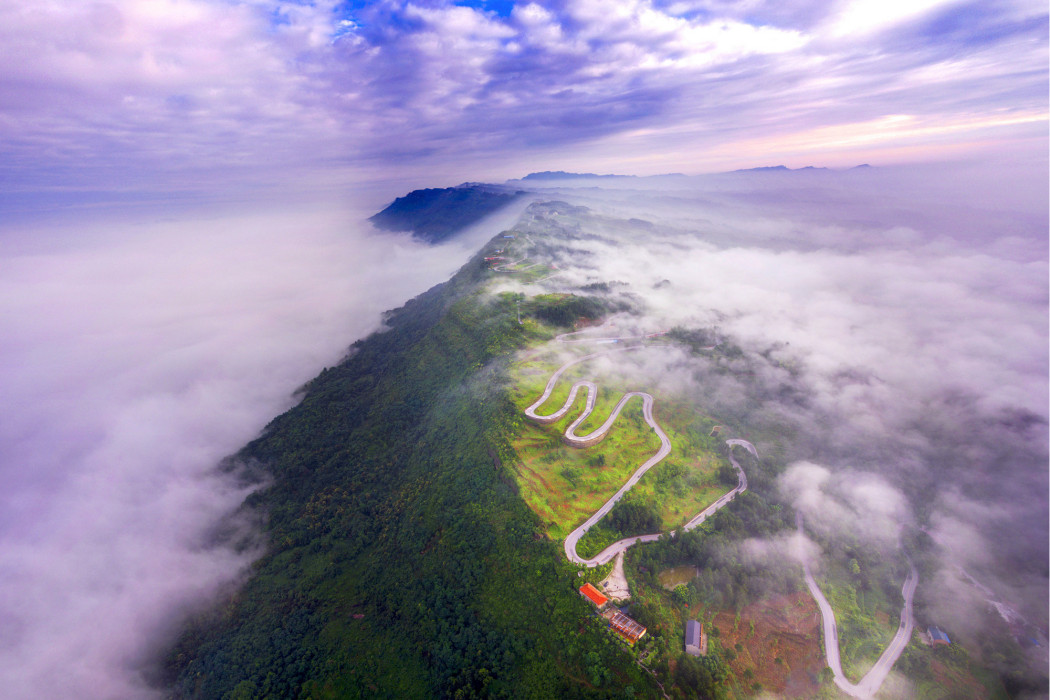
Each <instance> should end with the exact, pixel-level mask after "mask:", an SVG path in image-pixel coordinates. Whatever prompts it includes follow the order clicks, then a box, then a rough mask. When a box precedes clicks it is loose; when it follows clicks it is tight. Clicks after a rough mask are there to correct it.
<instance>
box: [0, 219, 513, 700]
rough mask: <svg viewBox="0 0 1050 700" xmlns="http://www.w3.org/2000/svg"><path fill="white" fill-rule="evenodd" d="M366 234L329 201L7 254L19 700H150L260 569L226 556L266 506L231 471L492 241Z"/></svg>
mask: <svg viewBox="0 0 1050 700" xmlns="http://www.w3.org/2000/svg"><path fill="white" fill-rule="evenodd" d="M354 221H359V222H360V223H348V222H354ZM369 230H370V228H369V227H368V226H367V224H365V223H364V222H363V220H361V219H353V218H349V217H348V215H347V214H346V213H345V211H343V210H342V209H341V208H338V207H332V206H331V205H327V206H324V207H321V206H319V205H317V203H316V202H311V203H310V204H309V205H302V206H288V207H285V208H279V207H276V206H273V205H271V206H268V207H264V206H257V207H256V208H255V209H254V210H253V211H252V212H251V213H245V212H244V211H240V210H237V211H232V212H231V211H229V210H219V211H214V210H206V211H203V212H200V211H196V212H189V213H187V212H171V211H165V212H162V213H160V214H156V213H154V214H150V215H143V214H139V215H138V216H137V217H133V218H132V220H128V219H127V218H126V217H124V218H122V217H117V216H114V217H112V218H108V219H105V220H102V221H95V222H93V223H88V222H85V220H84V217H82V216H78V217H76V218H72V219H69V220H66V221H65V222H63V223H53V224H50V225H48V226H47V227H30V226H29V225H25V226H20V227H17V228H14V230H9V231H8V232H7V233H6V234H5V236H4V238H3V239H2V240H0V259H2V260H3V267H4V269H5V275H4V276H3V280H2V281H0V387H2V391H0V415H2V416H3V420H2V421H0V482H2V483H3V489H2V495H0V624H2V626H3V628H4V630H5V632H4V635H3V641H2V642H0V676H2V677H3V678H4V694H5V697H10V698H18V699H22V698H25V699H27V700H28V699H30V698H40V697H78V698H115V697H120V698H127V697H144V696H148V695H151V693H150V692H149V691H148V690H147V689H146V687H145V686H144V684H143V681H142V679H141V677H140V675H139V673H140V670H141V668H142V665H143V664H144V663H145V662H146V661H147V660H148V657H149V655H150V654H152V653H154V652H155V650H156V649H157V648H158V646H159V645H163V643H164V642H165V641H166V640H167V639H168V637H167V635H168V634H169V633H170V631H171V625H173V624H174V623H176V622H177V620H178V617H179V615H180V614H182V613H184V612H185V611H186V610H188V609H190V608H192V607H193V606H196V605H200V604H203V603H204V602H206V601H207V600H208V599H209V598H210V597H211V596H213V595H214V594H215V592H216V591H217V590H218V589H219V588H220V587H222V586H225V585H230V584H233V583H235V582H237V581H238V579H239V577H240V576H241V574H242V572H243V570H244V567H245V566H246V565H247V564H249V563H250V561H251V560H252V559H253V557H254V556H255V555H256V554H257V549H256V548H254V547H249V548H248V549H247V550H246V551H243V552H240V553H237V552H234V551H232V550H230V549H228V548H226V547H224V546H219V545H216V544H214V542H213V535H214V532H215V529H216V528H217V527H219V526H220V523H222V521H223V520H224V519H227V518H229V517H230V513H231V512H232V511H233V510H234V509H235V508H236V507H237V506H238V505H239V504H240V502H241V501H242V500H243V498H244V496H245V495H246V493H247V490H248V489H247V487H244V486H242V485H239V484H238V483H236V482H235V481H234V480H233V479H231V478H230V477H229V476H226V475H223V474H222V473H219V472H217V471H216V466H217V464H218V463H219V461H220V460H221V459H222V458H224V457H225V456H227V455H229V454H232V453H233V452H235V451H236V450H237V449H239V448H240V447H241V446H242V445H243V444H245V443H246V442H247V441H248V440H250V439H252V438H253V437H254V436H255V435H257V434H258V431H259V430H261V429H262V427H263V426H264V425H265V424H266V422H268V421H269V420H270V419H271V418H272V417H273V416H275V415H277V414H278V413H279V412H281V411H282V410H284V409H286V408H288V407H290V405H291V404H292V402H293V398H292V392H293V391H294V390H295V389H296V388H297V387H298V386H300V385H301V384H303V383H304V382H305V381H307V380H308V379H310V378H311V377H312V376H314V375H315V374H316V373H317V371H319V369H320V368H321V367H322V366H324V365H331V364H334V363H335V362H337V361H338V360H339V359H340V357H341V355H342V354H343V353H344V352H345V350H346V349H347V347H348V346H349V344H350V342H352V341H353V340H354V339H355V338H357V337H360V336H362V335H364V334H366V333H368V332H369V331H372V330H374V329H376V328H377V327H378V326H379V323H380V312H381V311H383V310H385V309H388V308H391V307H394V306H397V305H398V304H400V303H401V302H402V301H404V300H405V299H406V298H408V297H410V296H412V295H414V294H417V293H419V292H422V291H424V289H425V288H426V287H427V286H429V285H431V284H434V283H437V282H440V281H443V280H444V279H445V278H447V276H448V275H449V274H450V273H451V272H452V271H454V270H455V269H456V267H458V266H459V265H460V264H462V262H463V261H465V260H466V259H467V257H468V256H469V255H470V254H471V253H472V252H473V248H474V247H475V246H477V245H479V244H480V242H481V240H487V238H488V237H489V236H491V235H492V234H493V233H494V232H495V231H494V230H493V229H488V230H487V231H481V232H479V233H475V234H472V235H471V234H468V237H467V239H466V240H465V241H463V242H460V243H454V244H449V245H446V246H443V247H438V248H434V247H429V246H424V245H422V244H418V243H414V242H412V241H410V240H408V239H407V238H402V237H394V236H388V235H376V234H372V233H370V232H369ZM496 230H498V228H497V229H496ZM234 525H236V528H234V530H235V531H237V532H240V533H241V535H240V536H241V537H248V538H249V539H248V541H249V542H250V541H251V537H250V535H251V533H252V532H253V528H254V527H255V526H256V524H255V523H236V522H234V523H227V524H226V525H224V527H232V526H234Z"/></svg>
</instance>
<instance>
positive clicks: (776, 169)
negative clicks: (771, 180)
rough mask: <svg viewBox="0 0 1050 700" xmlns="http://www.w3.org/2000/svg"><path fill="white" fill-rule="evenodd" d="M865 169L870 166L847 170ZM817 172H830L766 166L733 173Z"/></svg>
mask: <svg viewBox="0 0 1050 700" xmlns="http://www.w3.org/2000/svg"><path fill="white" fill-rule="evenodd" d="M867 168H871V166H870V165H868V164H867V163H863V164H861V165H856V166H854V167H852V168H848V170H864V169H867ZM818 170H819V171H824V172H827V171H830V170H831V168H818V167H816V166H814V165H807V166H805V167H802V168H789V167H787V166H786V165H766V166H762V167H759V168H741V169H739V170H734V171H733V172H734V173H778V172H782V173H799V172H806V171H818Z"/></svg>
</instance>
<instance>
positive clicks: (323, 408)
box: [165, 255, 657, 698]
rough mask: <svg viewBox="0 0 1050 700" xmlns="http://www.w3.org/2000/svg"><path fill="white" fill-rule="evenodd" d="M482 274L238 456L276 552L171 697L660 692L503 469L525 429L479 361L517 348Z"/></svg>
mask: <svg viewBox="0 0 1050 700" xmlns="http://www.w3.org/2000/svg"><path fill="white" fill-rule="evenodd" d="M483 271H484V261H483V260H482V259H481V256H480V255H479V256H478V257H477V258H475V259H474V260H473V261H471V262H470V263H469V264H468V265H467V266H465V267H464V268H463V270H461V271H460V272H459V273H458V274H457V275H456V276H455V277H454V278H453V279H452V280H450V281H449V282H448V283H446V284H444V285H441V286H439V287H436V288H434V289H432V290H431V291H429V292H427V293H425V294H423V295H421V296H420V297H418V298H417V299H414V300H412V301H411V302H409V303H408V304H406V305H405V306H404V307H403V308H401V309H399V310H397V311H396V312H393V313H392V314H390V316H389V318H388V321H387V322H388V324H389V326H390V328H389V330H387V331H385V332H382V333H378V334H375V335H373V336H371V337H369V338H367V339H365V340H364V341H361V342H359V343H357V344H355V346H354V348H353V352H352V353H351V356H350V357H349V359H347V360H346V361H345V362H343V363H342V364H341V365H339V366H337V367H334V368H331V369H326V370H325V371H324V372H322V374H321V375H320V376H318V377H317V378H316V379H315V380H313V381H312V382H311V383H310V384H309V385H308V386H307V387H305V395H304V396H303V400H302V403H301V404H300V405H298V406H297V407H295V408H293V409H292V410H290V411H288V412H287V413H286V414H284V415H282V416H280V417H279V418H277V419H275V420H274V421H273V422H272V423H271V424H270V425H269V426H268V427H267V429H266V430H265V432H264V434H263V435H262V437H260V438H259V439H257V440H255V441H254V442H252V443H251V444H249V445H248V446H247V447H245V448H244V449H243V450H242V451H241V452H240V453H239V454H238V455H237V456H236V460H238V461H240V462H243V463H252V464H261V465H263V466H264V468H265V469H266V470H267V471H268V472H270V473H271V474H272V485H270V486H269V487H268V488H266V489H265V490H262V491H260V492H259V493H257V494H256V495H255V496H253V497H252V498H251V499H250V501H249V503H248V504H246V508H248V509H250V510H251V511H253V512H256V513H265V514H266V515H267V516H268V525H267V532H266V535H267V537H268V539H269V540H270V549H269V552H268V553H267V554H266V556H264V557H263V558H262V559H261V560H260V561H259V562H258V563H257V565H256V567H255V570H254V572H253V573H254V575H253V576H252V577H251V579H250V580H249V581H248V582H247V584H246V585H245V586H244V587H243V588H242V589H241V590H240V591H239V592H238V593H237V594H236V596H235V597H234V598H233V599H232V600H229V601H228V603H227V604H226V605H225V606H224V607H223V608H222V610H221V613H218V614H217V615H211V616H202V617H201V618H200V619H199V620H197V621H196V623H195V624H194V625H193V626H192V627H191V628H190V629H189V631H187V632H186V633H185V634H184V635H183V636H182V638H181V639H180V640H179V643H178V645H177V648H176V649H175V650H174V652H173V653H171V654H170V656H169V658H168V661H167V666H166V671H165V672H166V674H167V675H166V679H165V681H166V682H167V683H168V685H169V687H170V694H171V695H172V696H173V697H177V698H188V697H201V698H296V697H299V698H334V697H362V696H368V697H440V696H448V697H464V698H466V697H476V696H480V695H486V696H493V697H515V698H524V697H562V698H567V697H568V698H571V697H610V696H616V697H623V696H624V695H631V694H634V693H637V694H639V695H640V696H654V695H655V694H656V692H657V691H656V688H655V683H654V682H653V681H652V680H651V679H650V678H649V676H647V675H646V674H645V673H644V671H642V670H641V669H640V668H639V667H638V666H637V665H636V664H635V663H634V662H633V661H632V660H631V659H630V657H629V656H628V654H627V652H626V651H625V650H624V649H623V648H622V647H621V646H619V645H618V644H617V643H616V642H614V641H613V639H612V638H611V637H610V636H609V635H608V634H606V633H605V632H604V631H603V630H602V629H601V628H600V627H599V626H598V623H597V620H596V618H594V617H593V616H591V615H590V614H589V611H588V607H587V604H586V603H585V602H584V601H583V600H582V599H581V598H580V597H579V596H578V595H577V594H576V592H575V590H574V585H578V583H577V578H576V576H575V571H574V570H573V569H572V568H571V567H570V566H569V565H568V564H567V563H566V562H565V560H564V558H563V557H562V556H560V553H559V551H558V545H556V544H555V543H553V542H551V541H549V540H547V539H545V538H544V537H543V536H542V535H541V531H542V530H541V528H540V526H539V523H538V521H537V519H536V517H535V516H534V515H533V514H532V513H531V511H529V510H528V508H527V507H526V506H525V504H524V502H523V501H522V500H521V499H520V498H519V497H518V495H517V494H516V492H515V490H514V487H513V486H512V484H513V481H512V480H511V479H509V478H508V477H507V476H506V472H505V470H504V469H503V468H502V467H501V463H502V460H504V459H506V458H512V457H511V455H510V454H509V453H508V450H509V449H510V448H509V444H508V443H507V442H506V439H507V435H508V434H510V432H511V429H512V428H513V424H514V423H515V422H516V421H519V420H520V419H519V418H518V417H517V416H516V415H515V414H514V412H513V407H512V406H511V405H510V404H509V402H508V400H507V399H506V398H505V396H504V393H503V392H501V391H500V383H501V370H500V367H501V365H500V363H499V362H492V360H494V359H496V358H499V357H500V356H501V355H504V354H505V353H507V352H508V351H510V350H512V349H514V348H516V347H519V346H521V345H522V344H524V343H525V342H526V337H525V331H524V330H523V329H522V326H520V325H519V324H518V323H517V321H516V317H515V305H514V301H513V299H512V298H511V297H510V296H509V295H506V296H504V297H492V296H481V295H480V294H478V292H477V282H478V280H479V279H480V275H481V274H482V273H483ZM479 370H480V371H479Z"/></svg>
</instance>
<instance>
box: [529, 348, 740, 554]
mask: <svg viewBox="0 0 1050 700" xmlns="http://www.w3.org/2000/svg"><path fill="white" fill-rule="evenodd" d="M572 335H576V333H565V334H563V335H560V336H558V337H557V338H556V339H555V340H557V341H558V342H562V343H581V342H598V343H601V342H606V343H607V342H619V341H622V340H637V339H640V338H645V337H650V336H640V337H637V338H589V339H583V340H567V338H568V337H569V336H572ZM643 347H644V346H628V347H623V348H616V349H613V350H606V351H604V352H596V353H591V354H589V355H584V356H583V357H579V358H577V359H575V360H570V361H569V362H566V363H565V364H564V365H562V366H561V367H559V368H558V370H557V371H555V372H554V374H552V375H551V377H550V379H549V380H548V381H547V385H546V387H544V390H543V394H542V395H541V396H540V397H539V398H538V399H537V400H536V401H535V402H534V403H533V404H532V405H531V406H529V407H528V408H526V409H525V415H526V416H527V417H528V418H529V419H530V420H533V421H535V422H537V423H541V424H548V423H554V422H556V421H558V420H561V419H562V418H563V417H564V416H565V414H566V413H568V412H569V410H570V409H571V408H572V406H573V403H574V402H575V401H576V396H577V395H578V394H579V391H580V390H581V389H585V390H586V391H587V404H586V406H585V407H584V410H583V412H582V413H581V414H580V415H579V416H578V417H577V418H576V420H574V421H573V422H572V424H571V425H569V427H568V428H567V429H566V430H565V435H564V439H565V442H567V443H568V444H570V445H572V446H574V447H588V446H590V445H593V444H595V443H597V442H598V441H599V440H601V439H602V438H603V437H605V435H606V434H607V433H608V432H609V430H610V429H611V428H612V426H613V424H614V423H615V422H616V419H617V417H618V416H619V415H620V412H621V411H622V410H623V408H624V406H625V405H626V404H627V402H628V401H630V400H631V399H632V398H634V397H636V396H637V397H640V398H641V399H642V415H643V417H644V419H645V422H646V423H647V424H648V425H649V427H651V428H652V429H653V432H654V433H656V436H657V437H658V438H659V439H660V449H659V450H657V452H656V454H654V455H653V456H652V457H650V458H649V459H647V460H646V461H645V462H644V463H643V464H642V465H641V466H639V467H638V469H636V470H635V472H634V474H632V475H631V478H629V479H628V480H627V482H626V483H625V484H624V485H623V486H621V487H620V489H619V490H618V491H617V492H616V493H615V494H613V496H612V498H610V499H609V500H608V501H606V502H605V503H604V504H603V505H602V507H601V508H599V509H598V510H597V511H595V512H594V513H593V514H592V515H591V516H590V517H589V518H587V520H586V521H584V523H583V524H582V525H580V526H579V527H577V528H576V529H575V530H573V531H572V532H570V533H569V536H568V537H566V538H565V556H566V557H568V559H569V561H571V562H574V563H576V564H583V565H584V566H587V567H594V566H599V565H601V564H605V563H607V562H609V561H612V559H613V557H615V556H616V555H617V554H619V553H620V552H622V551H624V550H626V549H627V548H628V547H631V546H633V545H635V544H637V543H638V542H652V541H655V540H657V539H659V538H660V535H661V533H659V532H657V533H653V534H649V535H637V536H635V537H627V538H625V539H622V540H619V541H618V542H614V543H613V544H611V545H609V546H608V547H606V548H605V549H603V550H602V551H601V552H599V553H598V554H597V555H596V556H595V557H593V558H591V559H584V558H583V557H581V556H579V555H578V554H577V553H576V545H577V543H578V542H579V541H580V538H581V537H583V536H584V535H585V534H587V532H588V530H590V529H591V528H592V527H594V525H595V524H597V523H598V521H600V520H601V519H602V518H604V517H605V516H606V515H607V514H608V513H609V511H610V510H612V508H613V506H615V505H616V504H617V503H618V502H619V500H620V499H621V498H623V496H624V495H625V494H626V493H627V492H628V491H630V490H631V489H632V488H634V485H635V484H637V483H638V480H639V479H641V478H642V476H644V475H645V473H646V472H647V471H649V470H650V469H652V468H653V467H654V466H656V465H657V464H659V463H660V462H661V461H662V460H663V459H664V458H665V457H666V456H667V455H668V454H670V453H671V441H670V439H669V438H668V437H667V434H666V433H664V431H663V429H662V428H661V427H660V426H659V424H658V423H657V422H656V420H655V419H654V418H653V397H652V395H651V394H648V393H646V392H643V391H632V392H628V393H626V394H624V395H623V396H622V397H621V398H620V400H619V402H617V404H616V407H615V408H613V410H612V413H611V414H610V415H609V417H608V418H607V419H606V420H605V422H604V423H602V425H601V426H599V427H598V428H596V429H595V430H593V431H591V432H590V433H588V434H586V435H578V434H577V433H576V429H577V428H578V427H579V426H580V425H581V424H583V422H584V421H586V420H587V418H589V417H590V415H591V413H592V412H593V411H594V404H595V400H596V399H597V396H598V387H597V385H596V384H595V383H594V382H590V381H578V382H576V383H575V384H573V385H572V388H571V389H570V391H569V395H568V397H567V398H566V399H565V403H564V404H562V406H561V408H559V409H558V410H557V411H555V412H554V413H551V414H549V415H543V416H541V415H539V414H538V413H536V410H537V409H538V408H539V407H540V406H542V405H543V404H544V403H546V402H547V399H549V398H550V395H551V392H552V391H554V387H555V385H557V383H558V380H559V379H560V378H561V376H562V374H564V373H565V371H566V370H568V369H569V368H570V367H573V366H575V365H578V364H580V363H581V362H586V361H588V360H591V359H594V358H596V357H600V356H603V355H608V354H611V353H614V352H626V351H629V350H637V349H641V348H643ZM726 444H727V445H729V461H730V462H732V464H733V466H734V467H735V468H736V470H737V474H738V483H737V486H736V488H734V489H733V490H732V491H729V492H728V493H726V494H724V495H722V496H721V497H720V498H719V499H718V500H717V501H715V502H714V503H712V504H711V505H710V506H708V507H707V508H705V509H704V510H703V511H701V512H700V513H698V514H697V515H696V516H695V517H694V518H692V519H691V520H690V521H689V522H687V523H686V524H685V526H684V527H683V529H684V530H686V531H688V530H692V529H693V528H695V527H698V526H699V525H700V524H701V523H703V522H704V521H705V520H707V518H709V517H710V516H711V515H712V514H714V513H716V512H717V511H718V510H720V509H721V508H724V507H725V506H726V505H728V504H729V502H730V501H732V500H733V499H734V498H736V495H737V494H738V493H742V492H744V491H746V490H747V476H746V475H745V474H744V470H743V469H742V468H741V467H740V465H739V464H738V463H737V461H736V459H734V458H733V446H736V445H739V446H741V447H744V448H745V449H746V450H748V451H749V452H751V454H753V455H755V457H758V452H757V451H756V450H755V446H754V445H752V444H751V443H750V442H748V441H747V440H736V439H734V440H726Z"/></svg>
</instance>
